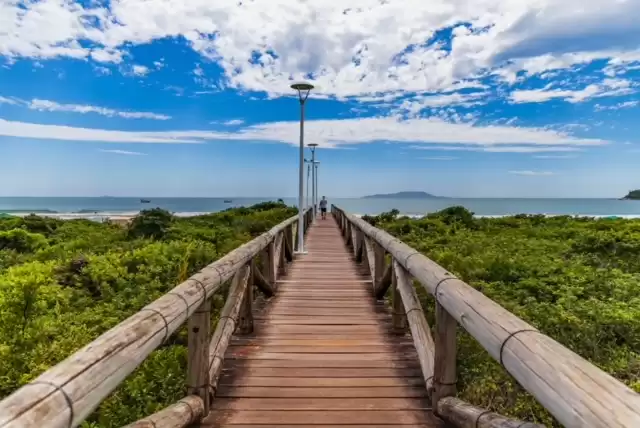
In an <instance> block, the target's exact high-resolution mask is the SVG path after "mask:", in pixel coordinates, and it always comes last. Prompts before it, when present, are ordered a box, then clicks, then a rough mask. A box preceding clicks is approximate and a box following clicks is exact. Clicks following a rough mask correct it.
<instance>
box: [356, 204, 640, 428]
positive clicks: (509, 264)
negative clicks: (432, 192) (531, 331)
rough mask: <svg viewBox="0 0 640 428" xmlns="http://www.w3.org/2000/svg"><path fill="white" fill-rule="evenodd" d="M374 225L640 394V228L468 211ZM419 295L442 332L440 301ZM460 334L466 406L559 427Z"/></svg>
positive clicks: (630, 223) (380, 219) (388, 217)
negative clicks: (435, 311) (437, 310)
mask: <svg viewBox="0 0 640 428" xmlns="http://www.w3.org/2000/svg"><path fill="white" fill-rule="evenodd" d="M364 219H365V220H366V221H369V222H370V223H372V224H375V225H376V226H377V227H379V228H382V229H385V230H386V231H388V232H389V233H391V234H392V235H394V236H396V237H398V238H399V239H401V240H403V241H404V242H405V243H406V244H408V245H410V246H412V247H414V248H415V249H417V250H419V251H421V252H422V253H423V254H425V255H426V256H428V257H430V258H431V259H432V260H434V261H436V262H437V263H439V264H440V265H442V266H444V267H445V268H446V269H448V270H450V271H451V272H453V273H454V274H456V275H457V276H459V277H460V278H462V279H463V280H465V281H466V282H467V283H469V284H470V285H471V286H473V287H475V288H476V289H478V290H480V291H481V292H482V293H484V294H485V295H486V296H488V297H489V298H491V299H493V300H494V301H496V302H497V303H499V304H500V305H502V306H504V307H505V308H506V309H508V310H509V311H511V312H512V313H514V314H515V315H517V316H519V317H521V318H522V319H524V320H525V321H527V322H528V323H530V324H532V325H533V326H535V327H536V328H538V329H540V330H541V331H542V332H544V333H545V334H547V335H549V336H551V337H553V338H554V339H556V340H558V341H559V342H560V343H562V344H563V345H565V346H567V347H568V348H570V349H572V350H573V351H574V352H576V353H578V354H579V355H581V356H582V357H584V358H586V359H588V360H589V361H591V362H592V363H593V364H595V365H596V366H598V367H600V368H601V369H603V370H605V371H606V372H608V373H610V374H611V375H613V376H615V377H616V378H618V379H620V380H621V381H623V382H624V383H626V384H627V385H628V386H630V387H631V388H632V389H634V390H635V391H638V392H640V293H639V292H638V290H639V285H640V221H638V220H617V219H615V220H611V219H603V220H594V219H587V218H573V217H568V216H564V217H551V218H546V217H544V216H530V215H518V216H514V217H507V218H495V219H488V218H474V217H473V215H472V213H470V212H469V211H467V210H466V209H464V208H462V207H452V208H448V209H446V210H443V211H440V212H439V213H435V214H432V215H428V216H426V217H423V218H421V219H410V218H406V217H404V218H399V217H398V216H397V211H395V212H392V213H385V214H382V215H380V216H377V217H367V216H365V217H364ZM418 290H419V291H420V295H421V299H422V304H423V308H424V309H425V313H427V319H428V320H429V322H430V324H431V325H432V326H433V321H434V319H433V308H434V303H435V302H434V300H433V298H432V297H431V296H429V295H427V294H426V292H424V289H422V287H420V286H418ZM459 333H460V334H459V336H458V337H459V340H458V346H459V353H458V364H459V373H458V380H459V383H458V388H459V392H460V396H461V398H462V399H464V400H466V401H468V402H470V403H473V404H475V405H479V406H484V407H488V408H491V409H492V410H494V411H497V412H499V413H502V414H506V415H512V416H515V417H519V418H521V419H524V420H528V421H536V422H541V423H545V424H547V425H548V426H559V425H558V424H557V422H554V421H553V420H552V418H551V416H550V415H549V414H548V413H547V412H546V411H545V410H544V409H543V408H542V407H541V406H540V405H538V404H537V402H536V400H535V399H534V398H533V397H531V396H530V395H529V394H528V393H526V391H524V390H523V389H522V388H521V387H520V386H519V385H518V384H517V383H516V382H515V381H514V380H513V378H511V377H510V376H509V375H508V374H507V372H506V371H505V370H504V369H503V368H502V367H500V365H499V364H498V363H497V362H495V361H494V360H493V359H492V358H491V357H490V356H489V354H488V353H487V352H486V351H484V349H483V348H482V347H481V346H480V345H479V344H478V343H477V342H476V341H475V339H473V337H471V336H470V335H468V334H467V333H466V332H464V330H463V329H459Z"/></svg>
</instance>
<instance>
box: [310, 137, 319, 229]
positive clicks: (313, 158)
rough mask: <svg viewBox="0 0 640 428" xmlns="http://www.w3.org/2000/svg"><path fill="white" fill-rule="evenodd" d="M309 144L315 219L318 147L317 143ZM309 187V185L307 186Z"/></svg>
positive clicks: (316, 212) (316, 209)
mask: <svg viewBox="0 0 640 428" xmlns="http://www.w3.org/2000/svg"><path fill="white" fill-rule="evenodd" d="M307 146H308V147H309V148H310V149H311V177H312V178H311V194H312V196H311V203H312V204H313V208H312V209H313V219H314V221H315V218H316V215H318V208H317V203H318V200H317V194H316V169H315V167H314V164H315V163H316V147H318V144H317V143H309V144H307ZM307 189H309V187H308V186H307Z"/></svg>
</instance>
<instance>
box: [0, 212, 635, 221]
mask: <svg viewBox="0 0 640 428" xmlns="http://www.w3.org/2000/svg"><path fill="white" fill-rule="evenodd" d="M216 212H219V211H206V212H205V211H193V212H190V211H184V212H174V213H172V214H173V215H174V216H176V217H195V216H199V215H207V214H213V213H216ZM3 214H4V216H5V217H6V216H8V217H26V216H28V215H31V214H35V215H38V216H42V217H52V218H57V219H60V220H79V219H85V220H92V221H98V222H105V221H110V222H113V223H117V224H128V223H129V222H130V221H131V220H133V219H134V218H135V217H136V216H137V215H138V214H140V211H123V212H115V211H102V212H101V211H95V212H52V211H46V212H38V211H15V212H12V211H9V212H6V211H0V218H1V217H2V215H3ZM352 214H353V215H354V216H356V217H363V216H365V215H369V216H376V215H378V214H381V213H377V214H361V213H352ZM428 214H430V213H424V214H415V213H400V214H398V217H409V218H412V219H417V218H421V217H424V216H425V215H428ZM516 215H542V216H545V217H563V216H570V217H577V218H594V219H624V220H634V219H640V214H549V213H509V214H474V217H475V218H504V217H513V216H516Z"/></svg>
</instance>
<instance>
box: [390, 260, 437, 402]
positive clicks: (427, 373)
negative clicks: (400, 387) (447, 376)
mask: <svg viewBox="0 0 640 428" xmlns="http://www.w3.org/2000/svg"><path fill="white" fill-rule="evenodd" d="M393 274H394V275H395V281H396V284H395V285H396V289H397V290H398V294H400V297H401V299H402V304H403V307H404V310H405V313H406V317H407V323H408V324H409V328H410V329H411V336H412V337H413V341H414V343H415V347H416V350H417V352H418V359H419V360H420V368H421V369H422V375H423V377H424V386H425V388H427V390H429V391H430V390H431V387H432V385H433V365H434V359H435V346H434V342H433V337H432V336H431V329H430V328H429V324H428V323H427V319H426V318H425V316H424V312H423V311H422V306H421V305H420V300H419V299H418V296H417V295H416V291H415V290H414V289H413V284H412V283H411V281H410V279H409V276H408V275H407V272H406V271H405V270H404V268H403V267H402V266H400V263H398V262H397V261H396V260H394V261H393Z"/></svg>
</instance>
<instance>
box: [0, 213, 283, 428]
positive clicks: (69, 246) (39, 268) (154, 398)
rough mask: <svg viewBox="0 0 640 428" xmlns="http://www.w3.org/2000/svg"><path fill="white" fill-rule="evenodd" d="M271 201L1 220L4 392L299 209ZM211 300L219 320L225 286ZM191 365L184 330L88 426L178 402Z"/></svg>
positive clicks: (0, 377)
mask: <svg viewBox="0 0 640 428" xmlns="http://www.w3.org/2000/svg"><path fill="white" fill-rule="evenodd" d="M267 206H268V205H265V204H259V205H258V206H256V207H247V208H242V209H231V210H228V211H226V212H224V213H215V214H209V215H204V216H197V217H191V218H178V219H175V218H173V217H172V216H171V214H169V213H168V212H166V211H163V210H158V209H156V210H149V211H144V212H143V213H141V215H140V216H138V217H137V218H136V220H134V222H132V225H131V227H130V228H129V229H128V230H122V229H121V228H119V227H117V226H113V225H108V224H104V223H95V222H90V221H86V220H69V221H53V222H49V219H41V218H38V219H36V218H35V217H34V218H31V219H29V220H28V221H27V222H26V223H25V222H24V221H23V219H14V218H10V219H2V220H0V237H1V238H0V242H2V243H3V244H2V245H3V247H2V248H4V249H0V399H1V398H2V397H6V396H7V395H9V394H10V393H11V392H13V391H14V390H15V389H17V388H19V387H20V386H21V385H24V384H25V383H27V382H29V381H30V380H33V379H34V378H35V377H37V376H38V375H39V374H41V373H42V372H43V371H45V370H46V369H48V368H49V367H51V366H53V365H55V364H57V363H59V362H60V361H62V360H64V359H65V358H67V357H68V356H69V355H71V354H72V353H73V352H75V351H76V350H78V349H79V348H81V347H82V346H84V345H85V344H86V343H88V342H90V341H91V340H93V339H95V338H96V337H98V336H99V335H100V334H102V333H104V332H105V331H106V330H108V329H109V328H112V327H114V326H115V325H117V324H118V323H119V322H121V321H123V320H124V319H126V318H127V317H129V316H131V315H133V314H134V313H135V312H137V311H138V310H140V309H141V308H142V307H144V306H145V305H147V304H149V303H151V302H152V301H153V300H155V299H157V298H158V297H160V296H162V295H163V294H164V293H167V292H168V291H170V290H171V289H172V288H173V287H175V286H176V285H177V284H178V283H180V282H182V281H183V280H184V279H186V278H188V277H189V276H190V275H192V274H193V273H195V272H197V271H198V270H199V269H201V268H203V267H204V266H206V265H208V264H209V263H212V262H213V261H215V260H216V259H217V258H218V257H220V256H222V255H224V254H225V253H227V252H229V251H231V250H233V249H234V248H236V247H238V246H239V245H240V244H243V243H245V242H247V241H248V240H250V239H251V237H252V236H253V235H255V234H261V233H263V232H265V231H267V230H268V229H270V228H271V227H273V226H275V225H276V224H278V223H280V222H282V221H283V220H285V219H286V218H288V217H290V216H291V215H293V214H294V213H295V209H291V208H288V207H286V206H284V205H283V204H275V205H274V208H273V209H266V207H267ZM9 226H11V227H9ZM27 226H28V227H27ZM29 228H30V229H29ZM32 230H43V231H45V232H44V233H43V234H38V233H34V232H33V231H32ZM45 234H46V236H47V238H48V241H49V243H50V245H49V246H47V245H46V243H47V238H45ZM17 249H19V250H20V251H25V252H18V251H17ZM213 300H214V303H215V305H214V307H215V308H216V309H215V310H214V313H213V316H212V318H213V319H215V318H216V316H217V313H216V312H215V311H219V310H220V309H221V308H222V306H223V303H224V295H223V293H221V292H220V293H217V294H216V295H214V297H213ZM185 373H186V334H185V331H184V329H182V330H180V331H179V332H178V333H177V334H176V335H174V337H172V338H170V340H168V341H167V343H165V344H164V345H163V346H162V347H161V348H160V349H158V350H156V351H155V352H153V353H152V354H151V355H150V357H149V358H148V359H147V360H146V361H145V362H144V363H143V364H142V365H141V366H140V367H139V368H138V369H137V370H136V371H135V372H134V373H133V374H132V375H131V376H129V377H128V378H127V380H126V381H125V382H124V383H123V384H122V385H121V386H120V387H119V388H118V389H117V390H116V391H115V392H114V393H113V394H112V395H111V396H110V397H109V398H107V400H105V401H104V402H103V403H102V404H101V406H100V407H99V408H98V409H97V410H96V411H95V412H94V413H93V414H92V415H91V416H90V417H89V418H88V420H87V421H86V422H85V423H83V424H82V426H83V427H85V428H87V427H120V426H123V425H126V424H128V423H130V422H132V421H134V420H136V419H138V418H141V417H143V416H146V415H149V414H151V413H153V412H155V411H157V410H160V409H162V408H164V407H166V406H167V405H169V404H172V403H174V402H175V401H177V400H178V399H180V398H182V397H183V396H184V386H185V381H184V376H185Z"/></svg>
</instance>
